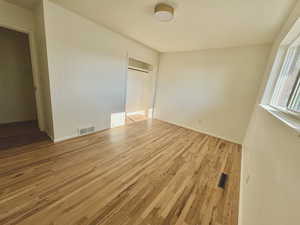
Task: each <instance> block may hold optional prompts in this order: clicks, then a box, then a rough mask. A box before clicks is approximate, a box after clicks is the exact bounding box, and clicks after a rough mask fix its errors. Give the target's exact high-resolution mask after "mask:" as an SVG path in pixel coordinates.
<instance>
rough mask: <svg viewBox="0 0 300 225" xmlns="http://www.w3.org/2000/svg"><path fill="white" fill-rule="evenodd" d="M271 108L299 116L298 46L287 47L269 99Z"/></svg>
mask: <svg viewBox="0 0 300 225" xmlns="http://www.w3.org/2000/svg"><path fill="white" fill-rule="evenodd" d="M271 106H273V107H275V108H278V109H279V110H283V111H286V112H291V113H293V114H295V113H296V114H298V113H299V115H300V46H293V45H290V46H288V48H287V50H286V54H285V56H284V61H283V63H282V66H281V69H280V73H279V76H278V78H277V81H276V85H275V88H274V92H273V95H272V98H271Z"/></svg>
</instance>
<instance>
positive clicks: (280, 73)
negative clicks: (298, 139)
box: [261, 19, 300, 131]
mask: <svg viewBox="0 0 300 225" xmlns="http://www.w3.org/2000/svg"><path fill="white" fill-rule="evenodd" d="M261 106H262V107H263V108H265V109H266V110H267V111H269V112H270V113H272V114H273V115H274V116H276V117H277V118H278V119H280V120H282V121H283V122H285V123H286V124H288V125H289V126H291V127H293V128H296V129H297V130H299V131H300V19H298V20H297V21H296V22H295V24H294V25H293V26H292V28H291V30H290V31H289V32H288V33H287V35H286V37H285V38H284V39H283V40H282V42H281V43H280V45H279V48H278V51H277V55H276V59H275V62H274V64H273V68H272V71H271V75H270V79H269V81H268V85H267V88H266V90H265V94H264V98H263V100H262V104H261Z"/></svg>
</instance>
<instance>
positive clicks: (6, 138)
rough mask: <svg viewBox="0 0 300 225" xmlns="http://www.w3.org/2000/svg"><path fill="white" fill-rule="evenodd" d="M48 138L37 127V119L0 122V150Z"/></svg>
mask: <svg viewBox="0 0 300 225" xmlns="http://www.w3.org/2000/svg"><path fill="white" fill-rule="evenodd" d="M44 140H49V137H48V136H47V135H46V133H44V132H41V131H40V129H39V128H38V124H37V121H26V122H16V123H9V124H0V150H3V149H8V148H14V147H19V146H22V145H28V144H33V143H35V142H40V141H44Z"/></svg>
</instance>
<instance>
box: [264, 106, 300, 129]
mask: <svg viewBox="0 0 300 225" xmlns="http://www.w3.org/2000/svg"><path fill="white" fill-rule="evenodd" d="M260 106H261V107H262V108H263V109H264V110H266V111H267V112H269V113H271V114H272V115H273V116H274V117H276V118H277V119H279V120H280V121H281V122H283V123H284V124H286V125H288V126H289V127H291V128H292V129H294V130H295V131H297V132H299V133H300V120H299V119H296V118H295V117H293V116H291V115H289V114H287V113H284V112H282V111H280V110H278V109H275V108H273V107H271V106H268V105H263V104H260Z"/></svg>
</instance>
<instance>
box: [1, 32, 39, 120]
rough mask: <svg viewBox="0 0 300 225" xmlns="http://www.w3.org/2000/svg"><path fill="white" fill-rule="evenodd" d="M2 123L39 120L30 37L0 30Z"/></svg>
mask: <svg viewBox="0 0 300 225" xmlns="http://www.w3.org/2000/svg"><path fill="white" fill-rule="evenodd" d="M0 49H1V51H0V108H1V110H0V124H1V123H2V124H5V123H12V122H20V121H29V120H36V118H37V115H36V104H35V96H34V87H33V76H32V66H31V58H30V47H29V37H28V35H26V34H24V33H20V32H16V31H12V30H9V29H5V28H0Z"/></svg>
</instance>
